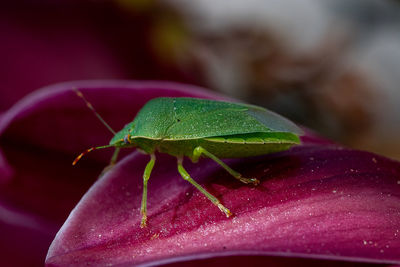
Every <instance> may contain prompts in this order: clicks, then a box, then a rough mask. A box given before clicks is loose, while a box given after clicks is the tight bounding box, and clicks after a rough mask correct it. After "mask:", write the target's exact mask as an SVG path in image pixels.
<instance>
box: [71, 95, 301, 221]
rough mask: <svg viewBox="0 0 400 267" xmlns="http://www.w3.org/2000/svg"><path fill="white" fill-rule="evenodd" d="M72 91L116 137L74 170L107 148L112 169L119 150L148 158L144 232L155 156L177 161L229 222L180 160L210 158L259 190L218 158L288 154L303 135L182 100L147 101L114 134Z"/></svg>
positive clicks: (246, 113) (240, 111) (262, 112)
mask: <svg viewBox="0 0 400 267" xmlns="http://www.w3.org/2000/svg"><path fill="white" fill-rule="evenodd" d="M75 91H76V93H77V94H78V96H79V97H81V98H82V99H83V100H84V101H85V102H86V104H87V106H88V107H89V108H90V109H91V110H92V111H93V112H94V113H95V115H96V116H97V117H98V118H99V119H100V120H101V121H102V122H103V123H104V124H105V125H106V126H107V128H108V129H109V130H110V131H111V132H112V133H113V134H114V137H113V138H112V139H111V141H110V143H109V145H105V146H99V147H92V148H89V149H87V150H86V151H85V152H83V153H81V154H80V155H79V156H78V157H77V158H76V159H75V160H74V162H73V165H75V164H76V163H77V162H78V160H79V159H80V158H81V157H82V156H83V155H85V154H86V153H88V152H90V151H93V150H95V149H102V148H108V147H115V148H116V150H115V152H114V155H113V157H112V159H111V164H110V165H113V164H115V162H116V158H117V155H118V153H119V150H120V148H126V147H130V148H137V149H140V150H141V151H142V152H144V153H145V154H148V155H150V161H149V162H148V164H147V165H146V167H145V170H144V174H143V196H142V203H141V209H140V210H141V214H142V220H141V224H140V226H141V227H142V228H143V227H145V226H146V222H147V183H148V180H149V178H150V174H151V171H152V169H153V166H154V163H155V160H156V157H155V152H160V153H167V154H169V155H171V156H175V157H176V158H177V168H178V172H179V174H180V175H181V176H182V178H183V179H184V180H186V181H188V182H190V183H191V184H192V185H193V186H195V187H196V188H197V189H198V190H199V191H200V192H201V193H203V194H204V195H205V196H206V197H207V198H208V199H209V200H210V201H211V202H212V203H213V204H214V205H216V206H217V207H218V208H219V209H220V210H221V211H222V212H223V213H225V215H226V216H227V217H229V216H231V215H232V213H231V212H230V210H229V209H227V208H226V207H225V206H223V205H222V204H221V203H220V201H219V200H218V199H217V198H216V197H214V196H213V195H212V194H210V193H209V192H207V191H206V190H205V189H204V188H203V187H202V186H201V185H199V184H198V183H197V182H196V181H194V180H193V179H192V178H191V177H190V175H189V174H188V173H187V171H186V170H185V169H184V167H183V165H182V163H183V158H184V157H185V156H186V157H188V158H190V159H191V160H192V161H193V162H197V161H198V160H199V158H200V157H201V156H204V157H208V158H210V159H212V160H214V161H215V162H216V163H218V164H219V165H221V166H222V167H223V168H224V169H225V170H226V171H228V172H229V173H230V174H231V175H232V176H233V177H235V178H236V179H238V180H239V181H241V182H243V183H246V184H253V185H257V184H259V181H258V180H257V179H256V178H245V177H243V176H242V175H241V174H240V173H238V172H236V171H234V170H233V169H231V168H230V167H229V166H227V165H226V164H225V163H224V162H223V161H221V160H220V158H242V157H249V156H257V155H264V154H268V153H273V152H278V151H283V150H287V149H289V148H290V147H292V146H293V145H297V144H299V143H300V139H299V136H300V135H301V134H302V131H301V129H300V128H299V127H297V126H296V125H295V124H294V123H292V122H290V121H289V120H287V119H285V118H283V117H281V116H280V115H277V114H275V113H273V112H271V111H268V110H267V109H265V108H262V107H258V106H254V105H248V104H239V103H230V102H222V101H215V100H207V99H197V98H184V97H182V98H168V97H161V98H155V99H152V100H150V101H149V102H147V103H146V104H145V105H144V106H143V107H142V109H141V110H140V111H139V112H138V113H137V115H136V117H135V119H134V120H133V121H132V122H130V123H128V124H127V125H125V127H124V128H123V129H122V130H121V131H119V132H117V133H116V132H115V131H113V130H112V128H111V127H110V126H108V124H107V123H106V122H105V121H104V120H103V119H102V118H101V116H100V115H99V114H98V113H97V112H96V111H95V109H94V108H93V106H92V105H91V104H90V103H89V102H88V101H87V100H86V99H85V97H84V96H83V95H82V93H81V92H79V91H77V90H75Z"/></svg>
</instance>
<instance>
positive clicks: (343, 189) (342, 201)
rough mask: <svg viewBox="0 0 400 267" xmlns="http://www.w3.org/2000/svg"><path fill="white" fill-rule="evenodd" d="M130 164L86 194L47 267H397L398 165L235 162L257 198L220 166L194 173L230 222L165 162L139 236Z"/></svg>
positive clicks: (271, 159)
mask: <svg viewBox="0 0 400 267" xmlns="http://www.w3.org/2000/svg"><path fill="white" fill-rule="evenodd" d="M147 160H148V158H147V157H146V156H144V155H139V154H132V155H130V156H128V157H127V158H125V159H124V160H123V161H121V162H120V163H119V164H118V165H117V166H116V167H115V168H114V169H112V170H111V171H109V172H108V173H107V174H106V175H105V176H104V177H103V178H102V179H100V180H99V181H97V182H96V184H95V185H94V186H93V187H92V188H91V189H90V190H89V192H88V193H87V194H86V195H85V196H84V198H83V199H82V200H81V201H80V203H79V204H78V205H77V207H76V208H75V209H74V210H73V212H72V213H71V214H70V216H69V218H68V220H67V221H66V223H65V224H64V226H63V227H62V229H61V230H60V231H59V233H58V234H57V237H56V239H55V240H54V242H53V243H52V246H51V247H50V250H49V252H48V255H47V260H46V263H47V264H48V265H54V266H68V265H70V264H78V265H86V264H94V265H108V264H111V265H113V264H115V265H118V264H121V265H132V264H144V265H153V264H160V263H168V262H169V263H171V262H174V261H182V260H195V259H202V258H210V257H218V256H224V255H225V256H227V255H243V254H244V255H246V254H247V255H249V254H250V255H275V256H287V257H304V258H311V259H312V258H315V259H331V260H345V261H362V262H370V263H395V264H400V256H399V255H400V253H399V248H400V239H399V236H398V235H399V234H400V233H399V231H400V230H399V225H400V199H399V198H400V179H399V177H400V164H399V163H398V162H394V161H391V160H388V159H386V158H383V157H380V156H377V155H374V154H371V153H367V152H360V151H354V150H349V149H344V148H341V147H338V146H335V145H325V146H321V145H312V144H308V143H307V142H305V144H304V145H302V146H298V147H296V148H293V149H291V150H289V151H286V152H281V153H276V154H271V155H269V156H263V157H257V158H249V159H241V160H237V161H230V165H232V166H233V167H235V169H238V170H239V171H241V172H243V174H244V175H245V176H253V177H254V176H255V177H258V178H260V179H261V181H262V183H261V185H260V186H258V187H256V188H253V187H251V186H246V185H242V184H240V182H238V181H236V180H234V179H231V177H229V175H228V174H226V173H224V172H223V171H222V170H221V169H220V168H218V166H216V164H213V163H211V162H210V161H207V160H203V161H202V162H201V163H199V164H190V163H186V165H187V166H188V169H189V173H190V174H191V175H192V176H193V177H195V178H196V180H198V181H199V182H200V183H201V184H203V185H204V186H205V187H206V188H207V189H208V190H209V191H210V192H212V193H213V194H214V195H216V196H218V197H219V199H221V201H222V202H223V203H224V204H225V205H226V206H227V207H229V208H230V209H231V210H232V211H233V212H234V213H235V217H234V218H225V217H224V216H223V214H221V212H220V211H219V210H218V209H217V208H216V207H215V206H213V205H212V204H211V203H210V202H209V201H208V200H207V199H206V198H205V197H204V196H203V195H201V194H199V193H198V192H197V191H195V190H194V189H193V188H192V187H191V186H190V185H188V184H187V183H186V182H185V181H183V180H182V179H180V178H179V175H178V173H177V171H176V168H175V165H176V163H175V160H174V159H173V158H172V157H168V156H164V155H163V156H160V157H159V159H158V160H157V163H156V164H157V165H156V167H155V170H154V173H153V174H152V177H151V179H150V185H149V190H150V191H149V220H150V223H149V226H148V227H147V228H146V229H141V228H140V227H139V222H140V215H139V208H140V199H141V175H142V172H143V169H144V166H145V164H146V162H147Z"/></svg>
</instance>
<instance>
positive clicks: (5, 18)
mask: <svg viewBox="0 0 400 267" xmlns="http://www.w3.org/2000/svg"><path fill="white" fill-rule="evenodd" d="M0 32H1V35H0V40H1V41H0V58H1V64H0V114H1V112H4V111H6V110H7V109H8V108H9V107H10V106H12V105H13V104H14V103H15V102H16V101H18V100H19V99H21V98H22V97H24V96H25V95H27V94H28V93H30V92H32V91H34V90H36V89H38V88H40V87H43V86H47V85H49V84H52V83H57V82H63V81H70V80H82V79H137V80H143V79H145V80H148V79H151V80H171V81H177V82H183V83H190V84H196V85H200V86H204V87H206V88H209V89H211V90H215V91H219V92H222V93H224V94H227V95H230V96H233V97H236V98H238V99H241V100H243V101H246V102H250V103H254V104H258V105H261V106H264V107H267V108H269V109H272V110H275V111H277V112H279V113H281V114H283V115H285V116H287V117H289V118H291V119H292V120H294V121H296V122H297V123H301V124H303V125H305V126H308V127H310V128H311V129H313V130H315V131H316V132H318V133H320V134H321V135H323V136H326V137H328V138H331V139H332V140H335V141H337V142H340V143H343V144H345V145H347V146H350V147H353V148H358V149H364V150H369V151H373V152H376V153H379V154H383V155H386V156H388V157H392V158H396V159H400V138H399V136H400V1H395V0H336V1H329V0H286V1H280V0H269V1H266V0H246V1H243V0H242V1H240V0H218V1H211V0H196V1H193V0H119V1H89V0H87V1H49V0H48V1H45V0H43V1H8V2H5V3H2V8H1V10H0Z"/></svg>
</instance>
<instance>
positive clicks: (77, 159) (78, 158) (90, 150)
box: [72, 145, 113, 165]
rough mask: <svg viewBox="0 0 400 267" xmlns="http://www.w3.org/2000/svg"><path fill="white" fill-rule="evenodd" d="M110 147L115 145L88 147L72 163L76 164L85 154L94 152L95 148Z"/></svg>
mask: <svg viewBox="0 0 400 267" xmlns="http://www.w3.org/2000/svg"><path fill="white" fill-rule="evenodd" d="M108 147H113V145H107V146H98V147H91V148H89V149H86V150H85V151H83V152H82V153H81V154H80V155H79V156H77V157H76V158H75V160H74V162H72V165H75V164H76V163H77V162H78V161H79V160H80V159H81V158H82V157H83V156H85V155H86V154H87V153H89V152H92V151H93V150H95V149H102V148H108Z"/></svg>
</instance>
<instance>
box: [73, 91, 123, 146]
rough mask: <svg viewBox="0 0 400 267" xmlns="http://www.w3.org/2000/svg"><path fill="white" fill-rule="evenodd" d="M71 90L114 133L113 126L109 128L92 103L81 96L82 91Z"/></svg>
mask: <svg viewBox="0 0 400 267" xmlns="http://www.w3.org/2000/svg"><path fill="white" fill-rule="evenodd" d="M72 90H74V92H75V93H76V95H77V96H79V97H80V98H81V99H82V100H83V101H85V103H86V106H87V107H88V108H89V109H90V110H91V111H93V113H94V115H96V117H97V118H98V119H99V120H100V121H101V122H102V123H103V124H104V126H106V127H107V129H108V130H109V131H110V132H112V133H113V134H114V135H115V134H116V132H115V131H114V130H113V128H111V126H110V125H109V124H108V123H107V122H106V121H105V120H104V119H103V118H102V117H101V116H100V114H99V113H97V111H96V110H95V109H94V107H93V106H92V104H91V103H90V102H89V101H88V100H87V99H86V98H85V97H84V96H83V94H82V92H81V91H79V90H78V89H77V88H72ZM88 152H90V151H88Z"/></svg>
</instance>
